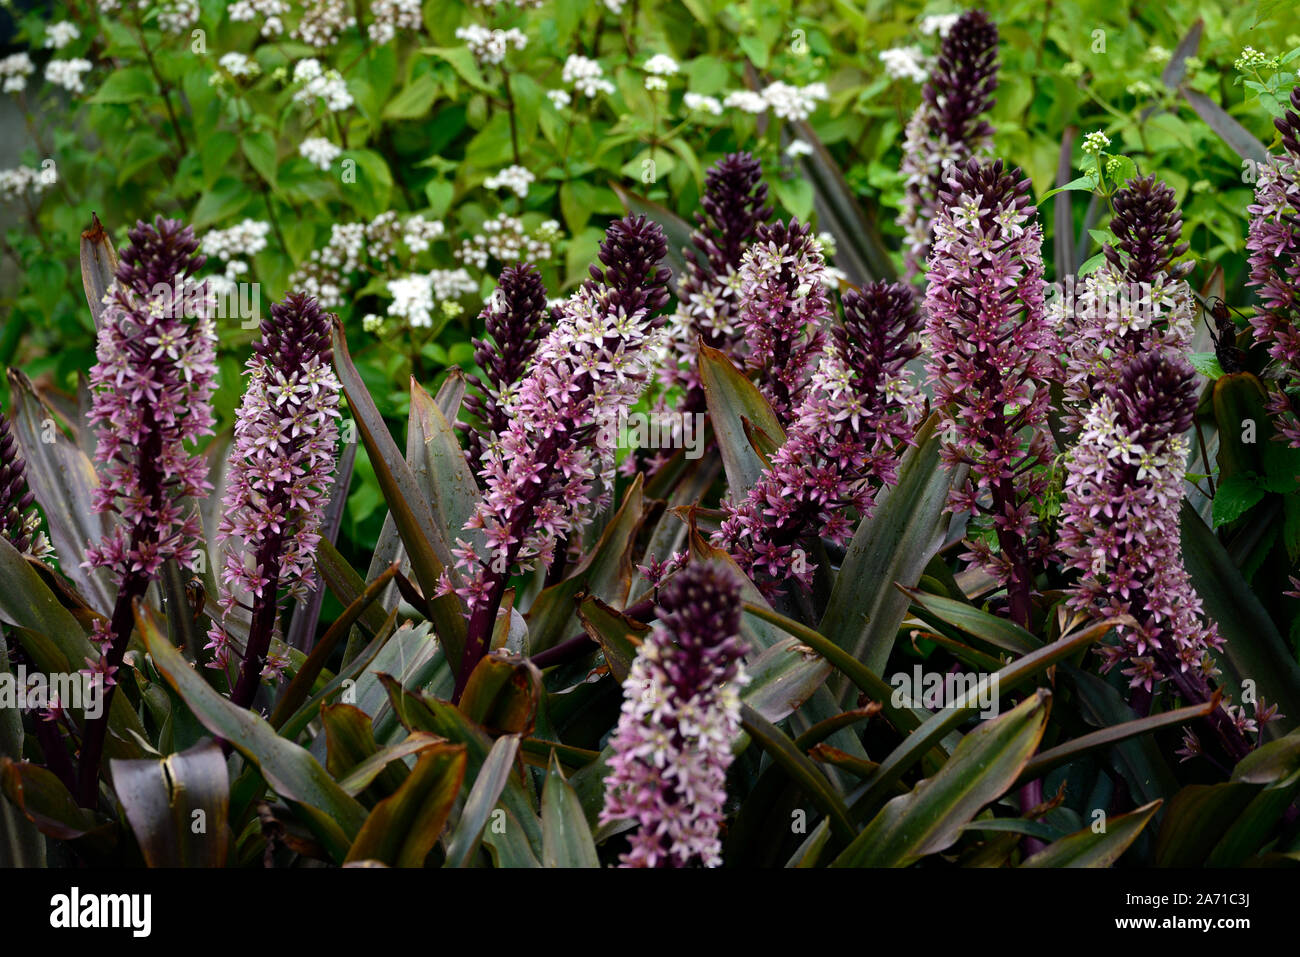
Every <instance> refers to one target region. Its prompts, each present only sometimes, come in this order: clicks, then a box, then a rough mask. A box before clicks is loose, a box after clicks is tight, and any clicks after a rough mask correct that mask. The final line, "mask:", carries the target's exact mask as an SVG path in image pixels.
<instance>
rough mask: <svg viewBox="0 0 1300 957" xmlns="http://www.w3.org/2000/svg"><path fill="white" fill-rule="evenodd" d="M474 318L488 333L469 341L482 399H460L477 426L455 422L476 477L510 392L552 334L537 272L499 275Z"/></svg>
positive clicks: (513, 270) (521, 269) (512, 270)
mask: <svg viewBox="0 0 1300 957" xmlns="http://www.w3.org/2000/svg"><path fill="white" fill-rule="evenodd" d="M479 318H480V319H482V320H483V325H484V329H485V331H486V333H487V335H486V336H485V337H484V338H482V339H475V340H474V361H475V362H477V363H478V365H479V368H481V369H482V370H483V381H482V383H481V384H480V385H481V389H482V394H481V395H480V394H478V393H476V392H474V391H469V392H467V393H466V394H465V409H466V410H467V411H468V412H469V414H470V415H472V416H473V417H474V418H475V419H476V420H477V421H475V422H473V423H467V422H462V423H459V425H460V427H461V428H462V429H463V430H464V431H465V433H466V436H467V438H468V447H467V448H466V450H465V457H466V460H467V461H468V462H469V463H470V466H471V467H472V468H473V469H474V471H475V472H477V471H478V470H479V469H480V468H482V466H483V454H484V446H485V444H486V443H488V442H490V441H492V439H493V437H494V436H497V435H500V434H501V433H502V432H504V431H505V429H506V426H507V425H508V424H509V421H510V418H509V415H508V414H507V413H506V408H505V407H506V404H507V402H508V399H509V396H510V393H511V392H512V391H513V390H514V388H515V385H516V383H518V381H519V380H520V379H521V378H522V377H523V374H524V370H525V369H527V368H528V364H529V362H530V361H531V360H532V358H533V353H535V352H536V351H537V347H538V345H539V344H540V343H541V341H542V340H543V339H545V338H546V336H547V334H548V333H549V332H550V331H551V323H550V310H549V309H548V308H547V305H546V285H545V283H543V282H542V277H541V274H540V273H538V271H537V268H536V267H535V266H533V265H531V264H529V263H523V264H521V265H518V266H507V267H506V268H505V269H504V270H502V272H501V277H500V279H499V280H498V281H497V288H496V291H495V292H494V293H493V295H492V297H491V299H489V300H488V304H487V305H486V306H485V307H484V308H483V312H482V313H481V314H480V316H479ZM488 337H490V339H489V338H488Z"/></svg>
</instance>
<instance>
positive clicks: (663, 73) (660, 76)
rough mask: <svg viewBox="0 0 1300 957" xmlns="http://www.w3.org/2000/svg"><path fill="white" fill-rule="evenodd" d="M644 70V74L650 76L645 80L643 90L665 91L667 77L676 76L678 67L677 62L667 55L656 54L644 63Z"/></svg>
mask: <svg viewBox="0 0 1300 957" xmlns="http://www.w3.org/2000/svg"><path fill="white" fill-rule="evenodd" d="M644 69H645V71H646V73H648V74H650V75H649V76H647V77H646V78H645V88H646V89H647V90H666V89H668V77H670V76H676V75H677V71H678V66H677V61H676V60H674V59H673V58H672V57H670V56H668V54H666V53H656V54H655V55H654V56H652V57H651V58H650V59H648V60H646V61H645V67H644Z"/></svg>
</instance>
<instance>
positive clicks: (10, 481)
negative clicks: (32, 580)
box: [0, 412, 54, 558]
mask: <svg viewBox="0 0 1300 957" xmlns="http://www.w3.org/2000/svg"><path fill="white" fill-rule="evenodd" d="M35 504H36V496H35V495H34V494H33V493H32V492H31V490H29V489H28V488H27V464H26V462H24V461H23V457H22V456H21V455H19V454H18V442H17V440H16V439H15V438H14V435H13V433H12V432H11V431H10V429H9V420H8V419H6V418H5V415H4V413H3V412H0V538H4V539H5V540H6V541H7V542H9V544H10V545H12V546H13V547H14V548H16V549H18V551H19V552H22V553H23V554H25V555H30V556H32V557H33V558H45V557H46V556H47V555H49V554H50V553H51V552H53V551H54V549H53V547H52V546H51V545H50V542H49V539H47V538H46V537H45V533H44V532H42V531H41V517H40V515H39V514H38V513H37V512H36V510H35Z"/></svg>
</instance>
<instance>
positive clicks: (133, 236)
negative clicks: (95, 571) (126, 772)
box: [78, 216, 216, 807]
mask: <svg viewBox="0 0 1300 957" xmlns="http://www.w3.org/2000/svg"><path fill="white" fill-rule="evenodd" d="M129 237H130V243H129V245H127V246H126V247H125V248H124V249H123V250H122V255H121V259H120V260H119V263H118V267H117V272H116V275H115V278H114V282H113V285H112V286H111V287H110V288H109V291H108V293H107V294H106V295H105V297H104V311H103V314H102V315H101V316H100V327H99V336H98V343H97V346H96V358H97V360H98V361H97V362H96V364H95V366H94V368H93V369H91V372H90V387H91V391H92V402H91V409H90V416H89V421H90V424H91V425H92V426H93V427H94V428H95V436H96V442H97V445H96V451H95V463H96V465H97V466H98V468H99V486H98V488H97V489H96V490H95V492H94V498H93V505H94V508H95V510H96V511H97V512H112V513H115V514H116V515H117V516H118V521H117V522H116V524H115V525H114V527H113V529H112V531H111V532H110V533H109V534H108V535H107V536H105V537H104V539H103V540H101V541H100V542H99V543H98V544H96V545H91V546H90V547H88V548H87V550H86V558H87V561H86V564H87V565H89V566H91V567H99V568H108V569H110V570H111V571H112V572H113V574H114V575H115V576H116V577H117V581H118V585H119V588H118V595H117V601H116V603H115V604H114V606H113V614H112V617H111V618H110V619H109V620H108V621H107V622H104V621H103V620H100V621H98V622H96V624H95V631H94V635H93V638H94V641H95V642H96V644H97V645H98V646H99V658H98V659H97V660H96V661H94V662H89V664H90V666H91V668H92V670H94V671H96V672H98V673H99V674H101V675H102V676H103V678H104V681H105V684H106V685H107V690H106V692H105V698H104V711H103V715H102V716H101V717H100V718H97V719H95V720H93V721H90V722H88V724H87V727H86V732H85V736H84V739H83V742H82V748H81V753H82V758H81V767H80V769H79V783H78V791H79V793H78V800H79V801H80V802H81V804H82V806H83V807H93V806H94V804H95V803H96V796H97V791H98V780H99V761H100V757H101V755H102V753H103V746H104V736H105V734H106V732H107V726H108V725H107V714H108V709H109V705H110V704H111V703H112V694H113V691H114V685H113V674H114V673H115V672H116V671H117V669H118V667H119V666H120V665H121V664H122V658H123V655H124V654H125V653H126V646H127V642H128V641H129V639H130V637H131V630H132V623H133V620H134V611H133V604H134V602H135V600H136V599H138V598H142V597H143V596H144V594H145V591H146V589H147V588H148V587H149V583H150V582H151V581H153V580H154V579H155V578H156V577H157V576H158V572H159V569H161V568H162V566H163V564H164V563H165V562H167V561H168V560H170V559H175V560H176V561H177V562H179V563H180V564H181V565H185V566H190V567H193V565H194V563H195V562H196V561H197V560H198V557H199V537H200V533H201V527H200V520H199V515H198V510H197V508H196V507H195V506H194V505H193V504H191V503H190V500H192V499H194V498H199V497H202V496H204V495H206V494H207V492H208V491H210V489H211V486H210V485H209V484H208V481H207V464H206V462H205V460H204V459H203V458H202V457H201V456H199V455H195V454H192V453H190V452H189V451H187V449H186V444H187V443H193V442H195V441H196V440H197V439H198V438H199V437H200V436H202V435H208V434H211V433H212V424H213V417H212V406H211V397H212V391H213V377H214V375H215V374H216V358H215V349H216V336H215V334H214V332H213V324H212V319H211V317H210V315H209V313H210V312H211V310H210V309H209V308H208V305H209V302H208V297H207V294H206V291H207V286H206V284H205V283H196V282H195V281H194V280H193V279H191V278H190V277H191V276H192V275H193V274H194V272H195V271H196V270H197V269H198V268H199V267H200V266H202V265H203V262H204V258H203V256H201V255H199V254H198V247H199V242H198V240H197V239H196V238H195V236H194V231H193V230H192V229H191V228H190V227H188V226H185V225H183V224H182V223H180V222H179V221H177V220H169V219H164V218H163V217H161V216H159V217H158V218H157V219H155V220H154V222H153V223H152V224H149V223H144V222H141V223H137V224H136V226H135V228H134V229H132V230H131V231H130V233H129ZM193 313H197V314H196V315H195V314H193Z"/></svg>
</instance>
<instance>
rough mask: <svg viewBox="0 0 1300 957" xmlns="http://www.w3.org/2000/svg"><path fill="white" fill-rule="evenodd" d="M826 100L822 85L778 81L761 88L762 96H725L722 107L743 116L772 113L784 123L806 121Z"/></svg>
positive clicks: (750, 92) (740, 93)
mask: <svg viewBox="0 0 1300 957" xmlns="http://www.w3.org/2000/svg"><path fill="white" fill-rule="evenodd" d="M829 97H830V91H828V90H827V89H826V84H825V83H809V84H808V85H807V86H791V85H790V84H789V83H783V82H781V81H780V80H778V81H776V82H775V83H769V84H768V85H767V86H766V87H764V88H763V92H762V93H755V92H754V91H753V90H735V91H733V92H731V93H728V94H727V97H726V99H725V100H723V101H722V105H723V106H725V107H726V108H727V109H729V110H743V111H744V112H746V113H766V112H767V111H768V110H769V109H771V110H772V112H774V113H775V114H776V115H777V116H779V117H781V119H783V120H806V119H808V117H809V116H811V115H812V112H813V110H815V109H817V104H818V102H821V101H825V100H827V99H829ZM686 105H687V106H690V105H691V104H690V103H687V104H686Z"/></svg>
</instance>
